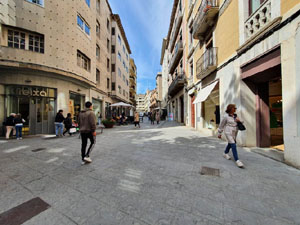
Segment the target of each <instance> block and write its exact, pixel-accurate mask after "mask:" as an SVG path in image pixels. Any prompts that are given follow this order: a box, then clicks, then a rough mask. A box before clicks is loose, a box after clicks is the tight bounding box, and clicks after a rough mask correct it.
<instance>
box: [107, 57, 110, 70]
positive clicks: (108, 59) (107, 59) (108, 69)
mask: <svg viewBox="0 0 300 225" xmlns="http://www.w3.org/2000/svg"><path fill="white" fill-rule="evenodd" d="M109 64H110V63H109V58H107V65H106V66H107V71H109Z"/></svg>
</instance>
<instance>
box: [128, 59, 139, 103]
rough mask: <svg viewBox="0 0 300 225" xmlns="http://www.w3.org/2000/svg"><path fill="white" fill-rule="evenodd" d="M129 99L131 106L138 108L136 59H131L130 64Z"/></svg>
mask: <svg viewBox="0 0 300 225" xmlns="http://www.w3.org/2000/svg"><path fill="white" fill-rule="evenodd" d="M129 65H130V66H129V68H130V69H129V88H130V89H129V99H130V103H131V105H133V106H134V107H136V91H137V89H136V87H137V82H136V81H137V70H136V65H135V63H134V59H132V58H130V63H129Z"/></svg>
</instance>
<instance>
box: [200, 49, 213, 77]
mask: <svg viewBox="0 0 300 225" xmlns="http://www.w3.org/2000/svg"><path fill="white" fill-rule="evenodd" d="M217 64H218V48H210V49H207V50H206V51H205V52H204V54H203V55H202V56H201V58H200V59H199V60H198V61H197V65H196V73H197V79H203V78H205V77H206V76H207V75H209V74H210V73H211V72H212V71H214V70H215V69H217Z"/></svg>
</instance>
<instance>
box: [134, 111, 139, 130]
mask: <svg viewBox="0 0 300 225" xmlns="http://www.w3.org/2000/svg"><path fill="white" fill-rule="evenodd" d="M136 125H138V126H139V128H141V126H140V114H139V113H138V112H135V114H134V127H136Z"/></svg>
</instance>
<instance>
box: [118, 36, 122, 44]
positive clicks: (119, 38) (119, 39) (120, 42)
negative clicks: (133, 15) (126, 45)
mask: <svg viewBox="0 0 300 225" xmlns="http://www.w3.org/2000/svg"><path fill="white" fill-rule="evenodd" d="M118 41H119V44H120V45H121V44H122V41H121V37H120V35H118Z"/></svg>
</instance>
